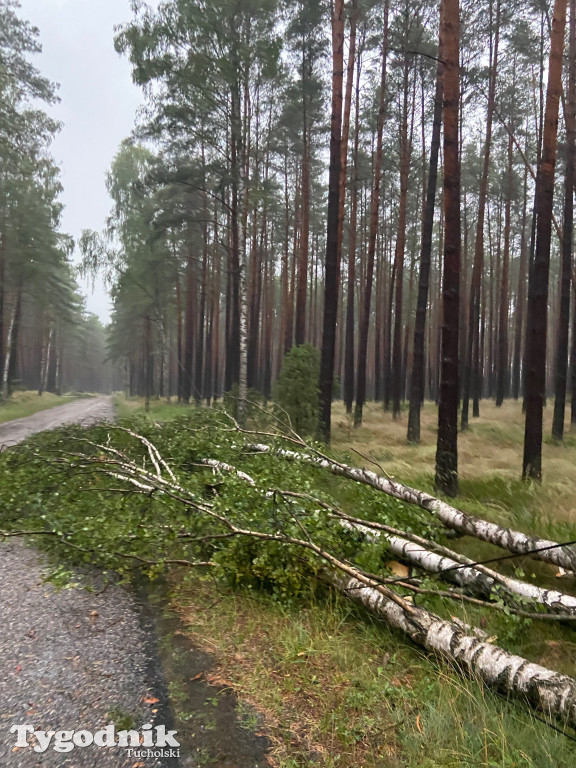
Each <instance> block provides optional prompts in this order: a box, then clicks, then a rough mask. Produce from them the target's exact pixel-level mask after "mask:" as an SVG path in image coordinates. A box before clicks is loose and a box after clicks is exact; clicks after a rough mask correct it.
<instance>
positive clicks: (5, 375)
mask: <svg viewBox="0 0 576 768" xmlns="http://www.w3.org/2000/svg"><path fill="white" fill-rule="evenodd" d="M17 307H18V301H17V300H16V302H15V304H14V307H13V309H12V314H11V315H10V325H9V326H8V334H7V336H6V354H5V355H4V370H3V371H2V400H8V395H9V394H10V362H11V360H12V341H13V337H14V325H15V323H16V312H17Z"/></svg>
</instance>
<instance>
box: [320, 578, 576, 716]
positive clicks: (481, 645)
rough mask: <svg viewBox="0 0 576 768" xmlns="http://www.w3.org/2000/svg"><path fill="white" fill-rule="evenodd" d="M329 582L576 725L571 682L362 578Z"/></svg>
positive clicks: (425, 643)
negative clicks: (409, 606)
mask: <svg viewBox="0 0 576 768" xmlns="http://www.w3.org/2000/svg"><path fill="white" fill-rule="evenodd" d="M327 578H328V579H329V581H330V582H331V583H332V584H334V585H335V586H336V587H337V588H338V589H340V590H342V591H344V592H345V593H346V594H347V595H348V597H350V598H351V599H352V600H354V601H355V602H358V603H361V604H362V605H364V606H365V607H366V608H368V610H369V611H371V612H372V613H374V614H375V615H377V616H378V617H380V618H382V619H384V620H385V621H386V622H387V623H388V624H390V626H392V627H394V628H395V629H400V630H402V631H403V632H404V633H405V634H407V635H408V636H409V637H410V638H411V639H412V640H413V641H414V642H415V643H416V644H417V645H420V646H421V647H423V648H425V649H426V650H428V651H432V652H434V653H438V654H440V655H441V656H443V657H445V658H446V659H448V660H450V661H451V662H452V663H454V664H456V665H457V667H458V669H461V670H464V671H465V672H466V673H467V674H468V675H470V676H472V677H475V678H480V679H481V680H483V681H484V682H485V683H487V684H488V685H490V686H492V687H493V688H496V689H498V690H501V691H504V692H506V693H512V694H514V695H516V696H521V697H522V698H524V699H527V700H528V701H529V702H530V704H531V705H532V706H533V707H534V708H535V709H537V710H543V711H544V712H545V713H546V714H549V715H553V716H556V717H559V718H561V719H562V720H563V721H564V722H565V723H567V724H569V725H571V726H574V725H576V681H575V680H573V679H572V678H570V677H567V676H566V675H562V674H560V673H559V672H554V671H553V670H550V669H547V668H546V667H542V666H540V665H539V664H534V663H532V662H530V661H528V660H527V659H524V658H522V657H521V656H515V655H514V654H511V653H508V651H505V650H504V649H503V648H500V647H498V646H497V645H493V644H492V643H489V642H486V641H485V640H482V639H481V638H478V637H476V636H473V635H470V634H468V633H467V632H466V631H464V630H463V628H462V627H461V626H458V625H457V624H456V623H454V622H451V621H445V620H444V619H441V618H440V617H439V616H436V615H435V614H433V613H430V612H428V611H425V610H423V609H421V608H416V609H415V611H414V612H412V613H411V614H410V615H408V614H407V613H406V612H405V611H404V610H403V609H402V607H401V606H400V605H399V604H398V603H396V602H393V601H392V600H389V599H388V598H386V597H385V596H384V595H382V594H381V593H380V592H377V591H376V590H375V589H372V588H371V587H367V586H365V585H364V584H362V582H361V581H358V579H355V578H348V577H346V576H341V575H338V574H335V573H330V574H328V575H327Z"/></svg>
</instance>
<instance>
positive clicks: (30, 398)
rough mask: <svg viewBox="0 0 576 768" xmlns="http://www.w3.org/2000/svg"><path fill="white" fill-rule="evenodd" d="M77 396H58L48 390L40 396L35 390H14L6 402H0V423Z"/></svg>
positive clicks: (66, 401)
mask: <svg viewBox="0 0 576 768" xmlns="http://www.w3.org/2000/svg"><path fill="white" fill-rule="evenodd" d="M77 397H79V396H77V395H64V396H62V397H59V396H58V395H53V394H51V393H50V392H44V394H42V395H41V396H39V395H38V393H37V392H14V394H13V395H12V396H11V398H10V399H9V400H8V402H6V403H0V424H4V423H5V422H7V421H12V420H13V419H22V418H24V417H26V416H32V415H33V414H35V413H38V412H39V411H46V410H48V409H49V408H54V407H56V406H57V405H65V403H69V402H70V401H71V400H75V399H77Z"/></svg>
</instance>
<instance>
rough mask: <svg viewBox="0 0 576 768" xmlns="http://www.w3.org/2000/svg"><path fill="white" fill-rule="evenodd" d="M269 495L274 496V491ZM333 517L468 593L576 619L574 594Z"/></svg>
mask: <svg viewBox="0 0 576 768" xmlns="http://www.w3.org/2000/svg"><path fill="white" fill-rule="evenodd" d="M201 463H202V464H204V465H206V466H207V467H212V469H213V470H214V471H220V472H230V473H233V474H235V475H236V476H237V477H239V478H241V479H242V480H245V481H246V482H247V483H249V484H250V485H252V486H255V485H256V483H255V481H254V478H252V477H251V476H250V475H248V474H246V472H242V471H241V470H239V469H236V467H234V466H232V465H231V464H226V463H225V462H223V461H218V460H217V459H203V460H202V462H201ZM267 495H271V492H268V493H267ZM333 518H334V519H335V520H338V522H339V523H340V525H342V527H344V528H347V529H348V530H355V531H359V532H360V533H362V534H363V535H364V536H366V537H367V538H370V539H372V540H373V541H376V540H378V539H380V538H384V539H385V540H386V543H387V544H388V546H389V547H390V550H391V552H392V553H393V554H394V555H396V556H397V557H399V558H400V559H401V560H404V561H406V562H409V563H411V564H412V565H414V566H416V567H417V568H421V569H422V570H423V571H427V572H428V573H436V574H438V575H439V576H440V577H441V578H442V579H444V581H448V582H450V583H452V584H457V585H458V586H459V587H461V588H462V589H464V590H465V591H466V592H467V593H468V594H472V595H476V596H484V597H488V596H490V594H491V593H492V592H493V591H494V590H495V589H496V587H498V586H500V587H501V588H503V589H504V590H505V591H506V592H508V593H510V595H511V596H512V597H515V598H518V597H521V598H525V599H527V600H532V601H533V602H536V603H539V604H540V605H543V606H545V607H546V608H547V609H549V610H552V611H556V612H559V613H567V614H571V615H573V616H575V617H576V597H573V596H572V595H566V594H564V593H563V592H558V591H557V590H554V589H542V588H541V587H537V586H535V585H534V584H530V583H528V582H525V581H520V579H514V578H511V577H509V576H504V575H502V574H501V573H498V572H497V571H494V570H492V569H491V568H486V567H485V566H483V565H481V564H477V563H475V562H474V561H473V560H470V559H469V558H467V557H465V556H464V555H461V554H460V553H459V552H453V551H452V550H450V549H447V548H446V547H443V546H441V545H439V544H436V543H435V542H433V541H428V540H427V539H423V538H422V537H421V536H417V535H415V534H410V533H407V532H403V531H396V530H395V529H393V528H391V527H390V526H387V525H384V524H381V523H376V522H371V521H368V520H360V519H359V518H352V517H350V516H349V515H344V514H342V516H339V515H337V514H334V515H333ZM405 537H406V538H405ZM432 549H437V550H438V551H440V552H442V554H438V553H436V552H432V551H431V550H432Z"/></svg>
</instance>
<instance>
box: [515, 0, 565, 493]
mask: <svg viewBox="0 0 576 768" xmlns="http://www.w3.org/2000/svg"><path fill="white" fill-rule="evenodd" d="M566 2H567V0H555V3H554V16H553V20H552V33H551V36H550V63H549V67H548V88H547V92H546V108H545V114H544V133H543V139H542V158H541V160H540V164H539V166H538V175H537V178H536V199H537V206H538V211H537V220H536V251H535V254H534V265H533V268H532V270H531V273H530V282H529V286H528V322H527V329H526V331H527V333H526V336H527V338H526V365H525V370H526V425H525V430H524V459H523V464H522V475H523V476H524V477H526V478H533V479H535V480H541V479H542V416H543V408H544V398H545V396H546V334H547V323H548V284H549V273H550V241H551V235H552V212H553V204H554V168H555V165H556V146H557V137H558V111H559V103H560V94H561V91H562V55H563V52H564V32H565V28H566Z"/></svg>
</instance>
